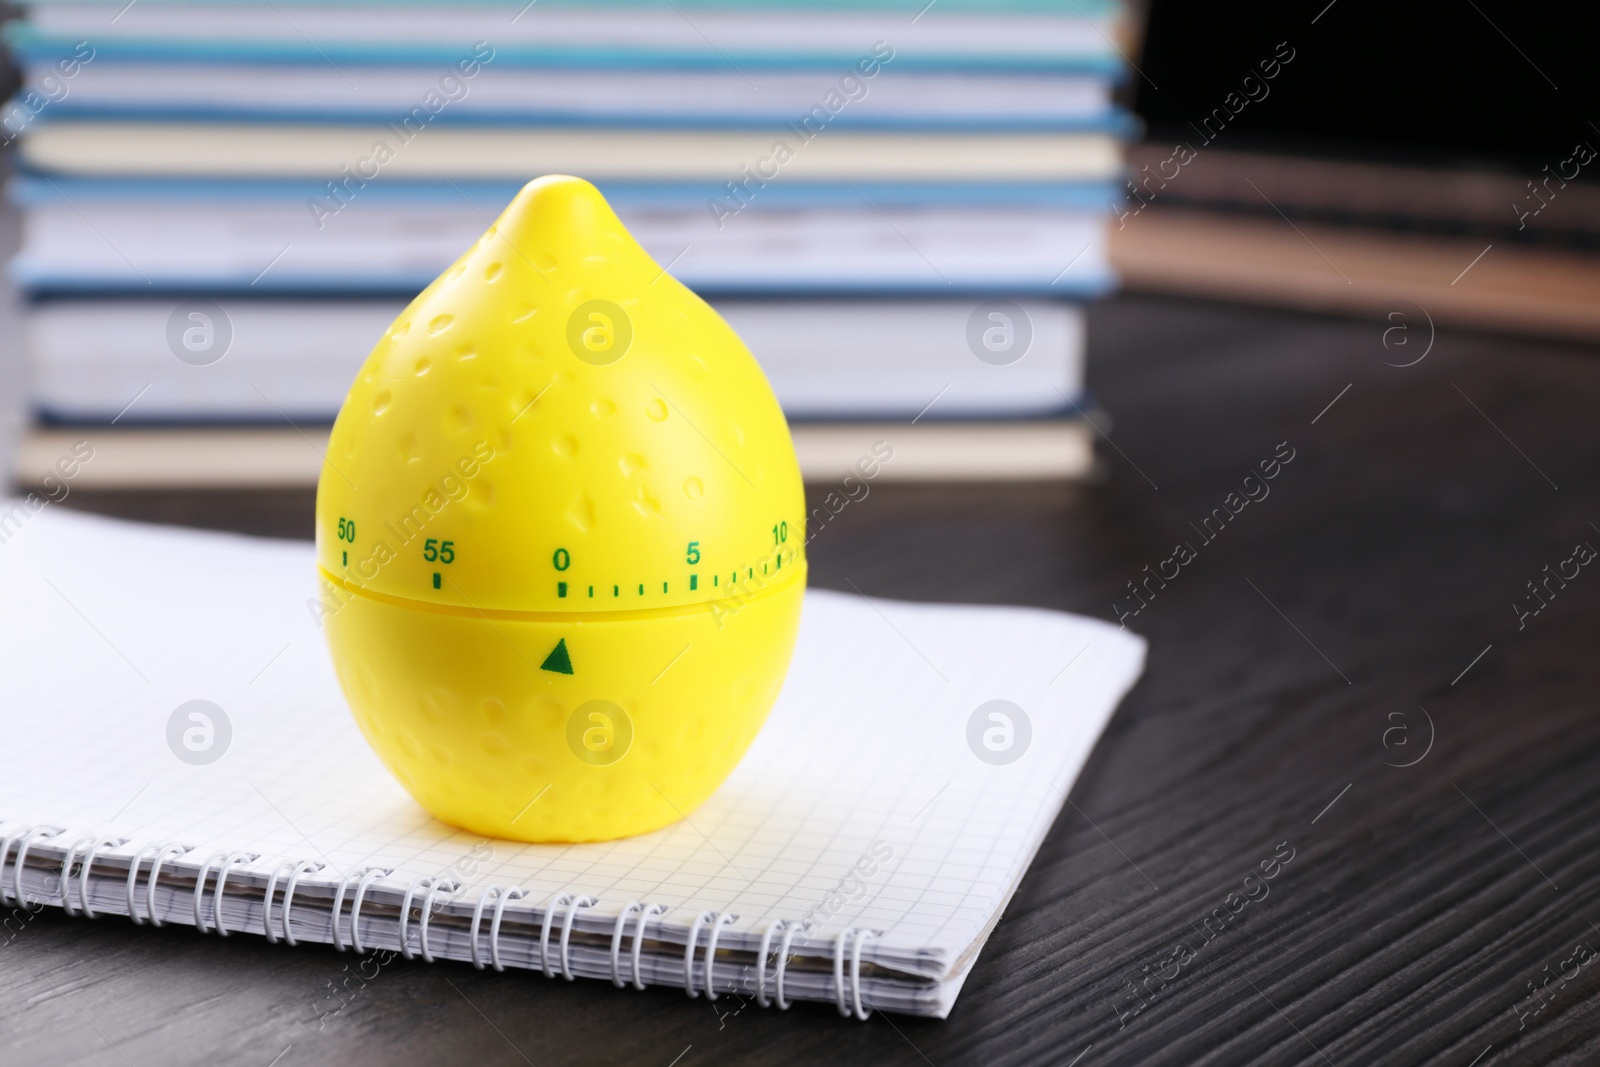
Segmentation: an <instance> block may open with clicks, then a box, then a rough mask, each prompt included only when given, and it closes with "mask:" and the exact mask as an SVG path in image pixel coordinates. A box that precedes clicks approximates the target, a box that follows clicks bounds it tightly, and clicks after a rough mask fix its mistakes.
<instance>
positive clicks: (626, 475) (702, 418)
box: [316, 176, 806, 841]
mask: <svg viewBox="0 0 1600 1067" xmlns="http://www.w3.org/2000/svg"><path fill="white" fill-rule="evenodd" d="M316 536H317V558H318V566H319V569H320V571H321V576H322V589H323V595H322V601H321V604H322V608H321V615H322V622H323V624H324V626H325V628H326V630H327V633H328V640H329V645H330V647H331V649H332V652H333V660H334V664H335V667H336V669H337V671H338V674H339V680H340V684H341V685H342V686H343V689H344V692H345V696H346V698H347V699H348V701H349V702H350V706H351V708H352V710H353V712H354V714H355V718H356V721H357V723H358V724H359V725H360V727H361V730H362V732H363V733H364V734H365V735H366V737H367V739H368V741H369V742H371V744H372V746H373V748H374V749H375V750H376V751H377V753H378V755H379V756H380V757H381V758H382V759H383V761H384V763H385V764H386V765H387V766H388V767H389V769H390V770H391V771H392V772H393V773H394V774H395V776H396V777H397V778H398V779H399V780H400V781H401V783H402V784H403V785H404V786H405V787H406V789H407V790H409V791H410V793H411V794H412V796H414V797H415V798H416V799H417V801H418V802H419V803H421V804H422V805H423V806H424V807H425V808H427V809H428V810H429V811H430V812H432V813H433V814H434V815H435V816H437V817H438V818H440V819H443V820H444V821H446V822H449V823H452V824H454V825H457V826H460V827H463V828H465V829H468V830H471V831H473V832H475V833H481V834H485V835H490V836H495V837H508V838H513V839H516V840H522V841H588V840H599V839H607V838H614V837H620V836H625V835H629V834H636V833H642V832H645V831H648V830H652V829H656V828H658V827H660V826H664V825H666V824H668V823H671V822H673V821H675V820H677V819H680V818H683V817H684V816H685V815H687V814H688V813H689V812H691V811H692V810H693V809H694V808H695V806H696V805H698V804H700V803H701V802H702V801H703V800H705V798H706V797H708V796H709V795H710V794H711V793H712V792H713V791H714V790H715V789H716V788H717V786H718V785H720V784H721V782H722V781H723V779H724V778H726V777H727V775H728V773H729V772H730V771H731V770H732V769H733V767H734V765H735V764H737V763H738V761H739V759H740V757H741V756H742V755H743V754H744V751H745V749H746V748H747V747H748V746H749V744H750V741H751V740H752V739H753V738H754V737H755V734H756V732H757V731H758V730H759V729H760V726H761V723H762V722H763V721H764V720H765V718H766V715H767V712H768V711H769V710H770V709H771V706H772V703H773V701H774V700H775V699H776V697H777V693H778V690H779V688H780V687H781V684H782V680H783V675H784V672H785V670H786V669H787V666H788V662H789V658H790V655H791V653H792V651H793V647H794V639H795V634H796V631H797V629H798V626H799V615H800V604H801V599H802V597H803V595H804V589H805V572H806V564H805V554H804V540H805V508H804V496H803V493H802V488H801V482H800V472H799V467H798V465H797V464H796V462H795V457H794V447H793V444H792V443H791V441H790V439H789V431H788V426H787V424H786V423H785V421H784V418H783V414H782V412H781V411H780V409H779V407H778V404H777V401H776V399H775V398H774V397H773V395H772V390H771V388H770V387H769V386H768V385H767V381H766V378H765V377H764V376H763V375H762V373H761V370H760V368H759V367H758V366H757V364H756V362H755V360H754V358H753V357H752V356H751V355H750V353H749V351H748V349H746V348H745V346H744V344H743V343H742V342H741V341H740V340H739V338H738V336H737V335H735V334H734V332H733V330H732V329H730V328H729V326H728V325H727V323H725V322H723V320H722V319H721V317H719V316H718V315H717V314H716V312H714V311H712V310H711V308H710V307H708V306H707V305H706V304H705V302H704V301H702V300H701V299H700V298H699V297H697V296H695V295H694V294H693V293H692V292H690V291H689V290H688V289H686V288H684V287H683V286H682V285H681V284H679V283H678V282H677V281H676V280H675V279H674V278H673V277H672V276H671V275H669V274H667V273H666V272H665V271H664V270H663V269H662V268H661V267H660V266H658V265H657V264H656V263H655V262H654V261H653V260H652V259H651V258H650V256H649V255H648V254H646V253H645V251H644V250H643V249H642V248H640V247H639V245H638V244H637V243H636V242H635V241H634V240H633V238H632V236H630V235H629V234H628V232H627V231H626V230H625V229H624V228H623V226H622V224H621V222H620V221H618V219H617V217H616V215H615V214H614V213H613V212H612V211H611V208H610V206H609V205H608V204H606V202H605V200H604V198H603V197H601V195H600V193H599V191H598V190H596V189H595V188H594V186H592V185H590V184H589V183H588V182H585V181H582V180H580V179H577V178H570V177H562V176H551V177H545V178H540V179H539V180H537V181H534V182H531V183H529V184H528V185H527V186H526V187H525V188H524V189H523V190H522V191H521V192H520V193H519V194H518V195H517V197H516V199H515V200H513V201H512V203H511V204H510V206H508V207H507V208H506V210H505V211H504V212H503V213H502V214H501V216H500V218H499V219H498V220H496V222H495V224H494V225H493V226H492V227H490V229H489V231H488V232H487V233H486V234H484V236H483V237H482V238H480V239H479V240H478V242H477V243H476V244H475V245H474V246H473V247H472V248H471V249H469V250H468V251H467V253H466V254H465V255H463V256H462V257H461V258H460V259H459V260H457V261H456V263H455V264H454V265H453V266H451V267H450V269H449V270H447V271H445V273H444V274H443V275H441V276H440V277H439V278H438V279H436V280H435V281H434V282H433V284H432V285H430V286H428V288H427V289H426V290H424V291H423V292H422V293H421V294H420V295H419V296H418V297H417V298H416V299H415V300H414V301H412V303H411V305H410V306H409V307H407V308H406V310H405V311H404V312H402V313H401V315H400V317H399V318H398V319H396V320H395V322H394V324H393V326H391V327H390V329H389V331H388V333H386V334H385V335H384V337H383V339H382V340H380V341H379V342H378V344H377V347H375V348H374V349H373V351H372V354H371V355H370V356H368V357H367V361H366V363H365V364H364V365H363V367H362V369H361V372H360V374H359V376H358V378H357V380H356V383H355V384H354V386H352V388H351V390H350V394H349V396H348V397H347V398H346V399H345V403H344V407H343V408H342V409H341V410H340V413H339V418H338V421H337V422H336V423H335V424H334V428H333V435H332V438H331V440H330V442H329V446H328V453H327V460H326V462H325V464H324V466H323V470H322V476H321V479H320V481H319V483H318V489H317V529H316Z"/></svg>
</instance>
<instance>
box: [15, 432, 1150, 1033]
mask: <svg viewBox="0 0 1600 1067" xmlns="http://www.w3.org/2000/svg"><path fill="white" fill-rule="evenodd" d="M88 463H89V464H91V465H92V463H93V459H92V458H91V459H89V460H88ZM0 540H3V544H0V597H3V601H4V604H5V610H4V611H3V612H0V676H3V677H5V679H6V683H7V691H8V698H7V700H6V703H5V711H4V713H3V714H4V717H5V721H4V727H5V731H6V738H7V770H6V773H5V774H4V775H3V776H0V894H3V896H4V898H5V899H4V901H3V902H4V903H5V904H7V905H8V906H11V907H19V906H29V907H36V906H38V905H41V904H42V905H50V906H59V907H64V908H65V909H66V910H68V911H70V912H72V913H74V914H81V913H85V912H87V911H89V910H92V911H93V912H94V913H96V914H99V915H124V916H128V917H130V918H132V919H134V921H137V922H150V923H154V924H157V925H162V924H167V925H175V926H195V927H197V928H199V929H200V930H202V931H205V932H208V933H213V934H214V933H216V932H218V931H219V929H226V930H228V931H230V932H236V933H240V934H255V935H265V936H267V937H269V938H270V939H272V940H274V941H277V942H280V943H283V944H285V945H287V944H293V943H295V942H297V941H299V942H324V943H335V944H339V945H341V946H343V947H349V946H351V945H352V944H354V943H357V939H359V941H358V943H359V945H360V946H361V947H362V949H364V950H366V951H380V952H385V953H395V952H399V953H402V954H404V955H406V956H408V957H409V956H413V955H415V956H419V957H421V958H424V959H428V960H439V961H445V960H451V961H464V962H477V963H479V964H488V965H497V966H500V967H506V968H513V969H536V970H542V971H543V972H544V973H545V974H547V975H553V974H565V975H569V976H578V977H584V978H590V979H600V980H611V981H613V982H615V983H617V984H619V985H623V984H627V983H630V982H638V983H639V984H641V985H643V984H659V985H669V986H677V987H680V988H684V989H686V990H687V991H689V992H690V993H691V994H693V995H697V996H699V995H713V994H714V995H715V996H717V997H728V998H729V1000H728V1002H727V1004H728V1007H729V1008H732V1007H734V1006H735V1005H738V1006H741V1007H742V1006H743V1005H745V1004H749V1003H752V1002H758V1001H759V1002H770V1001H772V1000H773V999H774V996H775V994H776V992H777V989H776V986H777V982H778V980H779V977H780V975H781V976H782V977H783V980H784V989H783V996H784V997H785V998H786V999H788V1000H813V1001H822V1002H826V1003H829V1004H833V1005H835V1006H836V1007H837V1008H838V1009H839V1010H840V1011H842V1012H848V1013H855V1014H859V1015H860V1016H861V1017H865V1013H866V1012H868V1011H870V1010H872V1009H883V1010H888V1011H896V1012H907V1013H913V1014H921V1015H932V1016H940V1017H942V1016H945V1015H947V1014H948V1013H949V1011H950V1010H951V1008H952V1006H953V1005H954V1003H955V999H956V995H957V993H958V992H959V991H960V988H961V985H962V982H963V981H964V980H965V979H966V976H967V975H968V974H969V973H970V971H971V969H972V967H973V965H974V963H975V961H976V960H977V957H978V953H979V951H980V949H981V948H982V946H983V943H984V941H985V940H986V939H987V937H988V936H989V933H990V932H991V931H992V930H993V928H994V924H995V923H996V921H997V920H998V918H999V916H1000V913H1001V912H1002V910H1003V909H1004V908H1005V906H1006V903H1007V902H1008V901H1009V900H1010V898H1011V896H1012V894H1013V893H1014V892H1015V890H1016V888H1017V885H1018V883H1019V881H1020V880H1021V878H1022V876H1023V874H1024V872H1025V871H1026V870H1027V867H1028V865H1029V863H1030V861H1031V860H1032V857H1033V855H1034V854H1035V852H1036V851H1037V849H1038V847H1039V845H1040V843H1041V842H1042V840H1043V838H1044V836H1045V834H1046V832H1047V831H1048V830H1049V828H1050V826H1051V824H1052V822H1053V821H1054V819H1055V817H1056V815H1057V813H1058V812H1059V811H1060V810H1061V808H1062V805H1063V804H1064V802H1065V799H1066V795H1067V793H1068V792H1069V791H1070V790H1071V788H1072V784H1073V781H1074V779H1075V778H1076V776H1077V774H1078V772H1079V770H1080V769H1081V768H1082V766H1083V764H1084V761H1085V760H1086V759H1087V757H1088V755H1089V753H1090V750H1091V749H1092V748H1093V746H1094V744H1095V741H1096V739H1097V738H1098V737H1099V735H1100V733H1101V731H1102V729H1103V728H1104V726H1105V724H1106V722H1107V720H1108V719H1109V718H1110V715H1111V713H1112V711H1113V709H1114V708H1115V706H1116V704H1117V702H1118V701H1119V700H1120V699H1121V697H1122V695H1123V694H1124V693H1125V692H1126V691H1127V689H1128V688H1129V687H1130V686H1131V685H1132V684H1133V683H1134V681H1135V680H1136V679H1137V677H1138V675H1139V673H1140V670H1141V669H1142V665H1143V660H1144V650H1145V646H1144V642H1143V641H1142V640H1140V639H1139V638H1138V637H1136V636H1134V635H1132V634H1130V633H1128V632H1127V631H1125V630H1122V629H1119V628H1117V627H1114V626H1112V625H1110V624H1108V623H1104V622H1100V621H1096V620H1090V619H1084V618H1077V617H1073V616H1069V615H1062V614H1058V613H1055V612H1049V611H1041V610H1034V609H1021V608H986V607H952V606H935V605H913V604H897V603H893V602H887V601H869V600H866V599H865V598H863V597H860V596H856V595H841V594H836V593H828V592H823V591H815V590H814V591H811V592H809V593H808V596H807V601H806V606H805V609H804V614H803V618H802V622H801V627H800V637H799V641H798V645H797V648H796V651H795V656H794V661H793V665H792V666H791V668H790V670H789V674H788V677H787V681H786V682H785V685H784V688H783V691H782V694H781V696H780V697H779V699H778V702H777V705H776V707H775V708H774V709H773V711H772V713H771V716H770V718H769V719H768V721H767V723H766V725H765V726H764V727H763V729H762V731H761V733H760V735H759V736H758V737H757V739H756V741H755V743H754V745H753V746H752V747H751V749H750V750H749V752H748V754H747V755H746V757H745V758H744V760H743V762H742V763H741V764H740V765H739V766H738V767H737V768H736V769H735V771H734V772H733V774H732V776H731V777H730V778H729V779H728V780H727V782H726V783H724V785H723V786H722V787H721V789H719V790H718V791H717V792H716V793H715V794H714V795H713V796H712V797H711V799H710V800H708V801H707V802H706V803H705V804H704V805H702V806H701V807H700V808H698V809H696V810H694V811H693V812H690V813H688V816H687V818H686V819H685V820H684V821H683V822H680V823H677V824H675V825H673V826H670V827H667V828H665V829H663V830H659V831H656V832H654V833H651V834H646V835H642V836H640V837H635V838H629V839H625V840H620V841H613V842H607V843H596V844H582V845H526V844H518V843H513V842H508V841H500V840H488V839H484V838H481V837H476V836H474V835H471V834H467V833H464V832H462V831H459V830H456V829H453V828H451V827H449V826H446V825H444V824H442V823H439V822H436V821H434V820H433V819H431V818H430V817H429V816H428V815H427V814H426V813H424V812H423V811H422V810H421V809H420V808H419V807H418V806H417V805H416V804H415V803H414V802H413V801H412V800H411V799H410V797H409V796H408V795H407V794H406V793H405V792H404V791H403V790H402V789H401V788H400V786H399V785H398V784H397V783H396V782H395V781H394V780H393V779H392V778H391V777H390V776H389V775H388V773H387V772H386V771H385V770H384V769H383V767H382V766H381V764H379V762H378V761H377V758H376V757H375V756H374V754H373V753H372V752H371V750H370V749H369V748H368V747H367V745H366V744H365V742H364V741H363V740H362V738H361V736H360V734H359V732H358V730H357V728H356V726H355V723H354V721H353V719H352V717H351V716H350V714H349V712H348V711H347V710H346V708H345V706H344V702H343V699H342V697H341V695H340V692H339V688H338V685H337V683H336V681H335V679H334V675H333V670H332V666H331V663H330V661H329V657H328V653H327V651H326V648H325V646H324V642H323V638H322V634H321V632H320V631H319V630H318V629H317V626H316V623H315V622H314V620H313V616H312V613H311V612H310V611H308V610H307V606H306V605H307V601H308V600H309V599H311V598H312V597H314V595H315V586H314V581H313V579H314V572H315V566H314V561H313V555H312V548H311V546H310V545H309V544H296V543H284V542H267V541H256V540H251V539H247V538H241V537H236V536H231V535H222V534H211V533H200V532H190V531H178V530H172V529H164V528H160V527H150V526H140V525H135V524H128V523H122V522H116V521H112V520H106V519H99V518H92V517H85V516H78V515H73V514H70V513H63V512H62V510H61V509H60V508H59V507H58V506H50V505H48V504H45V503H44V502H43V498H40V497H35V498H31V499H25V500H22V501H8V502H5V503H4V505H3V506H0ZM734 623H735V624H736V623H737V617H736V618H735V620H734ZM194 701H203V702H204V703H202V704H194V703H191V702H194ZM994 701H1005V702H1007V703H1005V704H993V703H991V702H994ZM186 709H187V710H186ZM986 709H987V710H986ZM994 715H1000V716H1001V718H1002V719H1003V720H1004V722H1001V721H1000V720H997V719H995V718H993V716H994ZM195 716H199V717H198V718H196V717H195ZM986 729H990V730H994V731H998V732H997V733H994V734H992V735H991V736H987V737H986V736H984V735H985V730H986ZM186 734H187V736H186ZM528 786H529V790H528V792H529V796H530V797H532V796H535V795H536V794H537V793H538V792H539V790H540V787H541V784H540V783H539V782H537V781H534V780H532V779H530V780H529V782H528ZM224 872H225V873H224ZM291 881H292V883H293V889H292V891H291V890H290V889H289V886H288V883H290V882H291ZM362 887H365V888H364V889H363V888H362ZM496 887H498V889H497V888H496ZM513 889H517V890H521V893H520V894H516V893H513V892H511V890H513ZM358 896H359V897H360V901H361V903H360V904H359V905H358V904H357V903H356V898H357V897H358ZM580 902H581V903H580ZM496 920H498V923H499V925H498V926H496V925H495V922H496ZM1084 921H1088V916H1087V914H1085V917H1084ZM713 932H715V933H713ZM713 938H714V940H713ZM594 995H595V996H623V995H626V994H624V993H622V992H620V991H618V990H613V989H606V988H603V987H602V988H597V989H595V991H594ZM340 1006H341V1005H340V1004H339V1003H338V1002H332V1001H330V1002H329V1003H328V1004H327V1005H325V1010H326V1011H327V1012H330V1013H331V1012H334V1011H337V1010H339V1008H340Z"/></svg>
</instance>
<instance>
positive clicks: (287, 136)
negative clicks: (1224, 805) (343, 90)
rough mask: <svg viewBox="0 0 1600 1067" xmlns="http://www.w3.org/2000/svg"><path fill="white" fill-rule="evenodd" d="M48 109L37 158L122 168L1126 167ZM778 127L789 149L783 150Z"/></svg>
mask: <svg viewBox="0 0 1600 1067" xmlns="http://www.w3.org/2000/svg"><path fill="white" fill-rule="evenodd" d="M44 114H45V119H42V120H41V121H40V123H39V124H38V125H37V126H35V127H33V128H32V129H31V130H30V131H29V132H28V134H27V135H26V136H25V137H24V138H23V141H22V148H21V153H22V159H23V161H24V162H25V163H26V165H27V166H28V167H30V168H32V169H34V170H37V171H41V172H47V173H62V174H80V175H110V176H118V177H133V176H165V177H194V178H200V177H210V178H268V177H272V178H312V179H315V180H317V181H322V180H340V178H341V174H342V173H344V168H349V170H350V171H353V172H354V173H356V174H360V175H364V176H366V177H368V178H372V177H374V176H376V175H378V174H380V173H381V174H382V175H383V177H385V178H389V179H394V178H417V179H443V178H454V179H458V180H459V179H466V178H484V179H493V178H499V179H507V180H514V181H523V180H526V179H527V177H528V175H530V174H580V175H583V176H584V177H586V178H588V179H590V180H591V181H594V182H599V183H603V182H605V181H607V180H620V179H629V178H633V179H641V180H649V181H675V180H683V181H697V180H709V181H712V182H723V181H730V180H739V179H740V178H741V174H742V173H743V172H742V171H741V168H746V170H754V171H755V172H756V173H760V174H764V175H766V176H768V177H774V176H776V175H778V174H781V175H782V176H783V178H784V179H786V180H795V181H839V182H842V181H949V182H959V181H996V182H1001V181H1010V182H1065V181H1110V180H1114V179H1115V178H1116V177H1117V175H1118V174H1119V173H1120V172H1121V169H1122V152H1121V145H1120V142H1119V141H1118V139H1117V137H1116V136H1114V135H1113V134H1109V133H1025V132H1004V131H1001V132H962V131H952V132H947V133H926V132H916V131H906V130H859V129H858V130H851V129H845V128H837V129H836V128H834V127H832V126H825V127H823V128H821V129H818V130H813V129H811V128H810V127H805V128H802V129H801V131H800V133H799V134H797V133H795V132H794V130H793V129H791V128H790V127H788V126H783V127H778V128H776V129H763V128H754V129H740V130H732V129H722V130H706V129H694V130H662V129H655V128H635V129H625V128H617V129H605V128H592V127H589V128H585V127H575V126H546V127H539V128H509V129H506V128H497V127H478V126H450V125H434V124H432V123H429V124H427V125H423V124H422V120H421V119H416V120H413V123H412V125H411V126H407V125H405V123H404V121H403V120H404V118H405V117H404V116H397V117H396V118H395V120H394V121H393V122H392V123H370V124H359V125H336V124H326V125H324V124H317V123H307V124H304V125H282V124H275V123H265V122H263V123H241V124H238V125H233V124H229V123H218V122H211V123H206V122H194V123H188V122H182V123H178V122H174V123H161V122H96V121H91V120H86V119H85V120H74V121H60V122H52V121H47V119H48V112H45V113H44ZM424 114H426V112H424ZM798 119H799V116H797V118H796V121H797V122H798ZM802 135H807V136H802ZM779 141H782V142H783V143H784V144H785V146H786V149H785V152H786V153H787V154H785V152H777V151H776V150H775V148H774V145H775V144H776V143H777V142H779ZM380 144H381V145H383V146H384V149H383V150H382V151H380V150H378V149H377V148H376V146H377V145H380ZM780 156H782V157H783V158H781V159H780V158H779V157H780Z"/></svg>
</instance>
